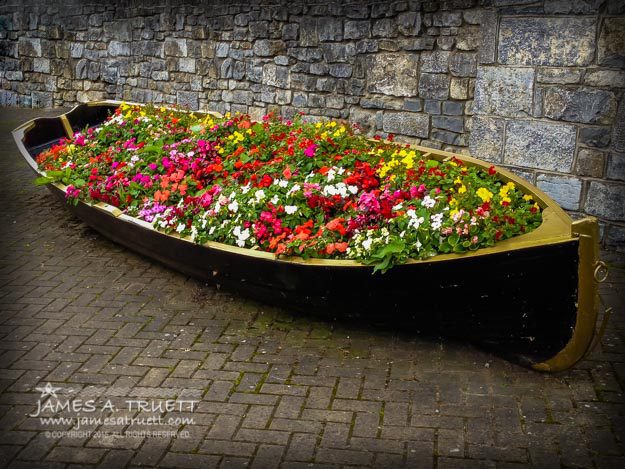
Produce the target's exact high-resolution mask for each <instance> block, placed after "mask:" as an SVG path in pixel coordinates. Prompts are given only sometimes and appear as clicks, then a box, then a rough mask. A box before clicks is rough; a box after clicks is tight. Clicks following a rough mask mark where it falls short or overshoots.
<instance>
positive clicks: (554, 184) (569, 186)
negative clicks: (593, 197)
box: [536, 174, 582, 210]
mask: <svg viewBox="0 0 625 469" xmlns="http://www.w3.org/2000/svg"><path fill="white" fill-rule="evenodd" d="M536 185H537V186H538V188H539V189H540V190H542V191H544V192H545V193H546V194H547V195H548V196H549V197H551V198H552V199H553V200H555V201H556V202H557V203H558V204H560V205H561V206H562V208H563V209H565V210H579V199H580V197H581V193H582V182H581V181H580V180H579V179H578V178H575V177H570V176H557V175H554V174H539V175H538V176H537V177H536Z"/></svg>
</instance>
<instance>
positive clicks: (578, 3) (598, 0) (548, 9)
mask: <svg viewBox="0 0 625 469" xmlns="http://www.w3.org/2000/svg"><path fill="white" fill-rule="evenodd" d="M604 3H605V0H545V13H547V14H548V15H553V14H560V15H570V14H573V15H588V14H592V13H597V12H598V10H599V8H600V7H601V6H602V5H603V4H604Z"/></svg>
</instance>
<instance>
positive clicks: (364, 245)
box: [362, 238, 373, 251]
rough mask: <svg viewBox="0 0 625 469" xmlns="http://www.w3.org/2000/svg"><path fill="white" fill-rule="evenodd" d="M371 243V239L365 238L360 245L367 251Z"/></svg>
mask: <svg viewBox="0 0 625 469" xmlns="http://www.w3.org/2000/svg"><path fill="white" fill-rule="evenodd" d="M371 243H373V240H372V239H371V238H367V239H365V240H364V241H363V242H362V247H363V248H365V250H367V251H368V250H369V249H371Z"/></svg>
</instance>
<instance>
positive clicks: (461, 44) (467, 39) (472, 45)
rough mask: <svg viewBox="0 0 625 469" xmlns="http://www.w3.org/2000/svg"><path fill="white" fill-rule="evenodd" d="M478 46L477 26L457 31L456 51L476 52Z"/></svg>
mask: <svg viewBox="0 0 625 469" xmlns="http://www.w3.org/2000/svg"><path fill="white" fill-rule="evenodd" d="M479 46H480V28H479V26H465V27H463V28H461V29H460V31H458V36H457V37H456V49H458V50H461V51H474V50H478V48H479Z"/></svg>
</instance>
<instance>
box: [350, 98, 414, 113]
mask: <svg viewBox="0 0 625 469" xmlns="http://www.w3.org/2000/svg"><path fill="white" fill-rule="evenodd" d="M360 106H361V107H363V108H365V109H394V110H397V111H400V110H402V109H404V105H403V101H402V100H401V99H397V98H391V97H383V98H368V97H365V98H362V99H361V100H360Z"/></svg>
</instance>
